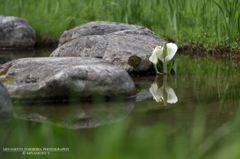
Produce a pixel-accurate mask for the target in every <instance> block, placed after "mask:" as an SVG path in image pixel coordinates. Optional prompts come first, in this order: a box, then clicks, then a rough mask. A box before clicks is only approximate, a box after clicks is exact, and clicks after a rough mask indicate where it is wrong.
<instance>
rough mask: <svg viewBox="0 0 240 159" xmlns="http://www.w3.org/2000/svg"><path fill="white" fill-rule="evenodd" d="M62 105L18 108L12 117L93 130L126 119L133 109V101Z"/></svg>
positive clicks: (68, 127)
mask: <svg viewBox="0 0 240 159" xmlns="http://www.w3.org/2000/svg"><path fill="white" fill-rule="evenodd" d="M64 104H65V103H63V104H61V105H59V104H57V105H56V104H55V105H54V104H51V105H50V104H47V105H46V104H44V105H43V106H39V105H36V106H32V105H31V106H25V105H24V106H18V107H16V108H15V109H14V117H15V118H18V119H22V120H30V121H35V122H42V123H46V124H53V125H57V126H59V127H63V128H67V129H83V128H93V127H97V126H102V125H107V124H111V123H115V122H118V121H120V120H123V119H124V118H126V117H127V116H128V115H129V113H130V112H131V111H132V110H133V108H134V105H135V99H129V100H126V101H118V102H112V101H110V102H109V101H108V102H104V103H102V102H100V103H99V102H98V103H96V104H90V103H81V104H76V105H71V106H68V105H64Z"/></svg>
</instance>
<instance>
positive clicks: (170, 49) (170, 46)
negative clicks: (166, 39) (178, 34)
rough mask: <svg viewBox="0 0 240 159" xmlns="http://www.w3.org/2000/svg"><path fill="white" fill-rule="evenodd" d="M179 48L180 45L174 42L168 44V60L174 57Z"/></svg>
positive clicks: (166, 59)
mask: <svg viewBox="0 0 240 159" xmlns="http://www.w3.org/2000/svg"><path fill="white" fill-rule="evenodd" d="M177 49H178V47H177V45H176V44H174V43H168V44H167V50H168V55H167V56H166V58H165V61H166V62H168V61H170V60H171V59H172V58H173V57H174V55H175V54H176V52H177Z"/></svg>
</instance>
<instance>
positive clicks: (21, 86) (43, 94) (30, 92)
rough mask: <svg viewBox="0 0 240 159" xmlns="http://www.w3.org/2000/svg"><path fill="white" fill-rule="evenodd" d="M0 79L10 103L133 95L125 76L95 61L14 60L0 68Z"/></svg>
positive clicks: (95, 59)
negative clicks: (95, 95) (96, 95)
mask: <svg viewBox="0 0 240 159" xmlns="http://www.w3.org/2000/svg"><path fill="white" fill-rule="evenodd" d="M0 78H1V79H2V81H4V85H5V86H6V88H7V90H8V92H9V94H10V97H11V98H13V100H15V99H19V100H28V99H34V100H35V99H40V100H42V99H43V100H55V99H68V98H69V96H70V95H72V96H73V97H76V96H77V97H83V98H85V97H91V96H92V95H94V94H101V95H103V96H107V97H112V96H118V95H124V96H135V86H134V83H133V81H132V79H131V77H130V76H129V74H128V73H127V72H126V71H124V70H123V69H121V68H119V67H116V66H114V65H112V64H111V63H109V62H107V61H105V60H101V59H97V58H81V57H78V58H76V57H64V58H51V57H50V58H22V59H17V60H13V61H10V62H8V63H5V64H3V65H0ZM70 98H71V97H70Z"/></svg>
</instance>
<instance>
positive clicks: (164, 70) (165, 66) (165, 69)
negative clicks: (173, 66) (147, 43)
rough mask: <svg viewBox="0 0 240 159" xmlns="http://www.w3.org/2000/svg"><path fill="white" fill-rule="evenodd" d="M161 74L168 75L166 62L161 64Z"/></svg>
mask: <svg viewBox="0 0 240 159" xmlns="http://www.w3.org/2000/svg"><path fill="white" fill-rule="evenodd" d="M163 73H166V74H167V73H168V71H167V62H163Z"/></svg>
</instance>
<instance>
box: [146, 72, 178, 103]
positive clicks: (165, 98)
mask: <svg viewBox="0 0 240 159" xmlns="http://www.w3.org/2000/svg"><path fill="white" fill-rule="evenodd" d="M158 77H159V76H156V78H155V81H154V82H153V84H152V85H151V87H150V88H149V91H150V93H151V94H152V96H153V98H154V99H155V100H156V102H163V103H164V106H167V103H170V104H174V103H177V101H178V98H177V96H176V94H175V92H174V90H173V89H172V88H171V87H170V86H169V85H168V83H167V75H165V76H163V85H162V87H160V88H159V86H158V82H157V79H158ZM170 78H171V76H170Z"/></svg>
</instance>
